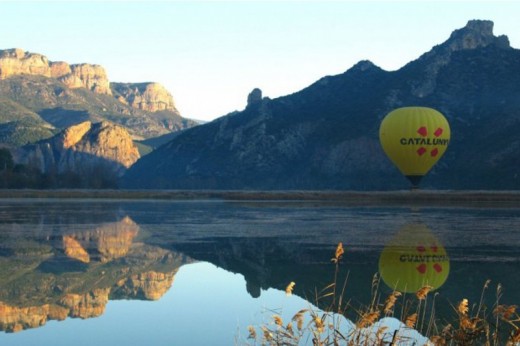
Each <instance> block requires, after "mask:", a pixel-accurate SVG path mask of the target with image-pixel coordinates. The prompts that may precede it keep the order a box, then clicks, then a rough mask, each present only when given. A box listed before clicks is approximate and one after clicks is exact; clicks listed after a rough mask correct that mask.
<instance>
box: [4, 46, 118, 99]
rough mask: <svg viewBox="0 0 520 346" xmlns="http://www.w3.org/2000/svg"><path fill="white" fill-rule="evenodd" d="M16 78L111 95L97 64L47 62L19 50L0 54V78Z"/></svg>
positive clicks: (41, 56) (104, 75)
mask: <svg viewBox="0 0 520 346" xmlns="http://www.w3.org/2000/svg"><path fill="white" fill-rule="evenodd" d="M17 75H33V76H43V77H49V78H56V79H58V80H60V81H61V82H63V83H64V84H65V85H66V86H67V87H69V88H71V89H75V88H86V89H88V90H91V91H93V92H95V93H98V94H107V95H110V94H112V92H111V90H110V83H109V81H108V78H107V75H106V73H105V69H104V68H103V67H101V66H99V65H90V64H79V65H69V64H67V63H65V62H49V60H48V59H47V58H46V57H45V56H43V55H41V54H35V53H29V52H24V51H23V50H22V49H19V48H15V49H8V50H3V51H0V79H6V78H9V77H11V76H17Z"/></svg>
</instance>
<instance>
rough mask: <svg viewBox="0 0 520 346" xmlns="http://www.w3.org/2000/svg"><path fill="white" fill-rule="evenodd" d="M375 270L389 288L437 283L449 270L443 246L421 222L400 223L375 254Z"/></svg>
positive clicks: (403, 289)
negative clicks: (379, 251)
mask: <svg viewBox="0 0 520 346" xmlns="http://www.w3.org/2000/svg"><path fill="white" fill-rule="evenodd" d="M379 273H380V274H381V278H382V279H383V281H384V282H385V283H386V284H387V286H388V287H390V288H391V289H395V290H397V291H400V292H407V293H411V292H417V291H418V290H419V289H421V288H422V287H424V286H431V287H433V289H437V288H439V287H441V286H442V285H443V284H444V282H445V281H446V279H447V278H448V275H449V273H450V259H449V257H448V254H447V253H446V249H445V248H444V246H443V245H442V244H441V243H440V242H439V241H438V240H437V238H436V237H435V236H434V235H433V234H432V233H431V232H430V230H429V229H428V228H427V227H426V226H425V225H423V224H409V225H406V226H405V227H403V228H402V229H401V230H400V231H399V232H398V233H397V234H396V236H395V237H394V238H393V239H392V240H391V241H390V242H389V243H388V244H387V245H386V246H385V248H384V249H383V252H382V253H381V256H380V257H379Z"/></svg>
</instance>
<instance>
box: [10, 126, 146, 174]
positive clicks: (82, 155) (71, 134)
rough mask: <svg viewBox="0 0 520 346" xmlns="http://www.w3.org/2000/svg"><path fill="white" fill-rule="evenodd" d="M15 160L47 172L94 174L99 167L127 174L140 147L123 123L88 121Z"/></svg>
mask: <svg viewBox="0 0 520 346" xmlns="http://www.w3.org/2000/svg"><path fill="white" fill-rule="evenodd" d="M14 156H15V161H16V162H17V163H22V164H26V165H31V166H33V167H35V168H37V169H39V170H40V171H42V172H44V173H46V172H58V173H65V172H75V173H77V174H79V175H80V176H81V175H87V174H92V173H93V171H95V170H96V169H103V170H104V171H105V173H107V174H108V173H111V174H114V175H115V176H121V175H122V174H124V172H125V171H126V169H127V168H129V167H130V166H131V165H132V164H134V163H135V162H136V161H137V160H138V159H139V158H140V154H139V150H138V149H137V146H136V145H135V144H134V142H133V140H132V137H131V136H130V134H129V133H128V131H127V130H126V129H124V128H123V127H121V126H119V125H116V124H113V123H110V122H107V121H103V122H100V123H95V124H93V123H91V122H90V121H86V122H83V123H80V124H78V125H74V126H71V127H69V128H67V129H65V130H64V131H62V132H61V133H60V134H58V135H56V136H54V137H52V138H50V139H48V140H44V141H41V142H39V143H37V144H34V145H27V146H24V147H22V148H20V149H18V150H17V151H16V153H15V155H14Z"/></svg>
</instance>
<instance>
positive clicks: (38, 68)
mask: <svg viewBox="0 0 520 346" xmlns="http://www.w3.org/2000/svg"><path fill="white" fill-rule="evenodd" d="M20 74H28V75H39V76H45V77H51V76H52V75H51V68H50V65H49V61H48V60H47V58H46V57H45V56H43V55H41V54H34V53H26V52H24V51H23V50H22V49H19V48H14V49H7V50H0V79H5V78H8V77H10V76H14V75H20Z"/></svg>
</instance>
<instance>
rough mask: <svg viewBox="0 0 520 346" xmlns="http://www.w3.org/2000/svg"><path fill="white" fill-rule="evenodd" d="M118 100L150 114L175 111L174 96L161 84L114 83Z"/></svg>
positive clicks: (113, 86)
mask: <svg viewBox="0 0 520 346" xmlns="http://www.w3.org/2000/svg"><path fill="white" fill-rule="evenodd" d="M111 86H112V88H113V89H114V90H115V93H114V94H116V93H117V94H118V97H117V98H118V100H119V101H120V102H122V103H125V104H129V105H130V106H132V107H134V108H137V109H142V110H145V111H149V112H157V111H164V110H169V111H175V112H177V109H176V108H175V104H174V103H173V97H172V95H171V94H170V93H169V92H168V90H166V89H165V88H164V87H163V86H162V85H161V84H159V83H112V84H111Z"/></svg>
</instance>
